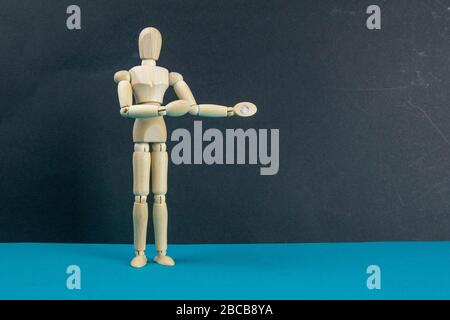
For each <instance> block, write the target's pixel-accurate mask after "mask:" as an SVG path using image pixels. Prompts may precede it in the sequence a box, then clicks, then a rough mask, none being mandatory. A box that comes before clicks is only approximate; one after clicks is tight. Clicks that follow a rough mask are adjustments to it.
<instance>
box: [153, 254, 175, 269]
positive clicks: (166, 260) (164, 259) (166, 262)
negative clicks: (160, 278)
mask: <svg viewBox="0 0 450 320" xmlns="http://www.w3.org/2000/svg"><path fill="white" fill-rule="evenodd" d="M153 261H154V262H156V263H157V264H160V265H163V266H169V267H171V266H174V265H175V261H173V259H172V258H171V257H169V256H163V255H160V254H158V255H156V256H155V257H154V258H153Z"/></svg>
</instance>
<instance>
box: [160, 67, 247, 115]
mask: <svg viewBox="0 0 450 320" xmlns="http://www.w3.org/2000/svg"><path fill="white" fill-rule="evenodd" d="M169 82H170V85H171V86H173V88H174V90H175V94H176V95H177V97H178V98H180V99H183V100H186V101H188V102H189V103H190V105H191V107H190V110H189V113H190V114H191V115H194V116H201V117H210V118H219V117H231V116H234V115H237V116H240V117H249V116H252V115H254V114H255V113H256V106H255V105H254V104H253V103H250V102H241V103H238V104H237V105H235V106H234V107H226V106H220V105H217V104H197V102H196V101H195V98H194V95H193V94H192V91H191V89H190V88H189V86H188V85H187V83H186V82H185V81H184V80H183V76H182V75H181V74H179V73H176V72H171V73H170V74H169Z"/></svg>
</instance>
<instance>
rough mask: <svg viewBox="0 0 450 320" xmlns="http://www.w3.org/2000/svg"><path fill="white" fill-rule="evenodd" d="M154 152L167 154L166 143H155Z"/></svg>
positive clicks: (153, 145)
mask: <svg viewBox="0 0 450 320" xmlns="http://www.w3.org/2000/svg"><path fill="white" fill-rule="evenodd" d="M152 151H153V152H165V151H166V144H165V143H153V144H152Z"/></svg>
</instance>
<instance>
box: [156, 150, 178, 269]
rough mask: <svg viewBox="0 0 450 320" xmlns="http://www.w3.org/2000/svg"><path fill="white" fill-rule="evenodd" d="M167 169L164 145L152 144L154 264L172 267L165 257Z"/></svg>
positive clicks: (169, 258) (169, 260)
mask: <svg viewBox="0 0 450 320" xmlns="http://www.w3.org/2000/svg"><path fill="white" fill-rule="evenodd" d="M167 167H168V156H167V151H166V144H165V143H153V144H152V192H153V195H154V202H153V226H154V232H155V247H156V256H155V258H154V259H153V261H155V262H156V263H159V264H161V265H165V266H173V265H175V262H174V261H173V259H172V258H171V257H169V256H167V255H166V252H167V219H168V218H167V204H166V193H167Z"/></svg>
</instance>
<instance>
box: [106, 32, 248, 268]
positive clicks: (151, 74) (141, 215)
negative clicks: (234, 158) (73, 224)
mask: <svg viewBox="0 0 450 320" xmlns="http://www.w3.org/2000/svg"><path fill="white" fill-rule="evenodd" d="M161 44H162V38H161V34H160V32H159V31H158V30H157V29H155V28H145V29H144V30H142V31H141V33H140V35H139V56H140V58H141V59H142V63H141V65H140V66H136V67H133V68H131V69H130V70H129V71H118V72H116V73H115V74H114V81H115V82H116V83H117V84H118V86H117V92H118V95H119V103H120V114H121V115H122V116H123V117H126V118H134V119H136V120H135V122H134V127H133V141H134V153H133V193H134V196H135V198H134V206H133V228H134V249H135V252H136V256H135V257H134V258H133V259H132V260H131V266H133V267H135V268H140V267H143V266H145V265H146V264H147V257H146V256H145V245H146V238H147V221H148V206H147V195H148V194H149V192H150V171H151V176H152V193H153V195H154V200H153V224H154V232H155V246H156V256H155V258H154V259H153V261H155V262H156V263H159V264H161V265H166V266H173V265H175V262H174V261H173V259H172V258H171V257H169V256H168V255H166V251H167V205H166V192H167V166H168V156H167V150H166V143H165V142H166V140H167V131H166V125H165V123H164V116H168V117H179V116H182V115H185V114H187V113H189V114H191V115H195V116H197V115H198V116H203V117H230V116H234V115H237V116H240V117H249V116H252V115H254V114H255V113H256V106H255V105H254V104H252V103H250V102H241V103H238V104H236V105H235V106H234V107H225V106H219V105H214V104H197V102H196V101H195V99H194V96H193V95H192V92H191V90H190V89H189V87H188V85H187V84H186V82H184V81H183V77H182V76H181V74H179V73H176V72H170V73H169V71H168V70H167V69H165V68H162V67H158V66H156V61H157V60H158V58H159V53H160V50H161ZM169 85H170V86H172V87H173V88H174V90H175V93H176V95H177V97H178V98H179V99H180V100H176V101H173V102H170V103H168V104H167V105H165V106H163V105H162V103H163V97H164V93H165V91H166V90H167V88H168V87H169ZM133 95H134V99H135V104H133ZM150 144H151V150H150Z"/></svg>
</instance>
